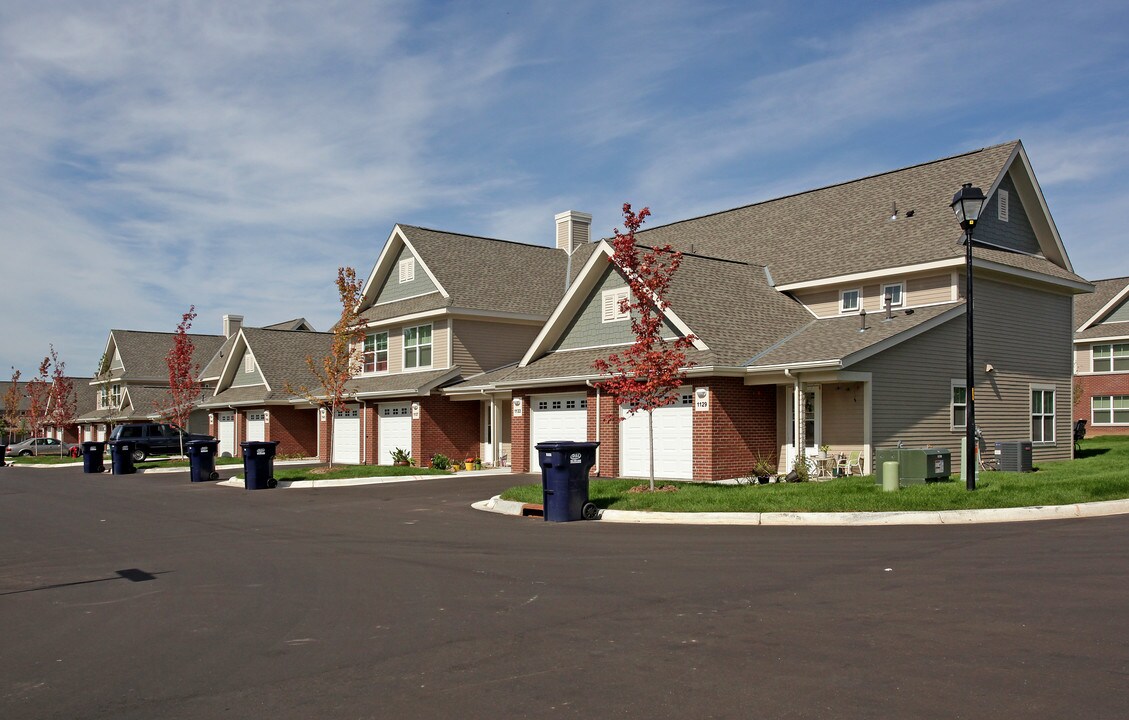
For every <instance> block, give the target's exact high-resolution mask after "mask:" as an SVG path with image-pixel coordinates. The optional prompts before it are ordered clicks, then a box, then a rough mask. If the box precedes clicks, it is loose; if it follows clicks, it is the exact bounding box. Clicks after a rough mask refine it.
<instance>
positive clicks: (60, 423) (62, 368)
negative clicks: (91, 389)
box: [47, 345, 77, 456]
mask: <svg viewBox="0 0 1129 720" xmlns="http://www.w3.org/2000/svg"><path fill="white" fill-rule="evenodd" d="M50 358H51V365H52V369H51V386H50V391H49V393H48V398H47V419H48V420H49V421H50V422H51V424H52V425H54V426H55V430H56V431H58V433H59V435H60V436H61V437H60V438H59V440H65V438H66V433H65V432H64V430H63V428H64V426H66V425H70V424H71V423H72V422H74V414H75V407H76V404H77V403H76V402H75V396H74V381H73V380H71V379H70V378H69V377H67V375H66V363H65V362H63V361H62V360H60V359H59V355H58V353H56V352H55V346H54V345H52V346H51V355H50ZM62 454H63V446H62V445H59V455H60V456H61V455H62Z"/></svg>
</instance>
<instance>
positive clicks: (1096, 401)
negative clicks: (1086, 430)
mask: <svg viewBox="0 0 1129 720" xmlns="http://www.w3.org/2000/svg"><path fill="white" fill-rule="evenodd" d="M1090 422H1091V423H1093V424H1094V425H1129V395H1095V396H1094V397H1092V398H1090Z"/></svg>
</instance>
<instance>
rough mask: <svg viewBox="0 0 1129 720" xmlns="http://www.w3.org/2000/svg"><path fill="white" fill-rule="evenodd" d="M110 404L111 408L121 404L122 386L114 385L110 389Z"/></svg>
mask: <svg viewBox="0 0 1129 720" xmlns="http://www.w3.org/2000/svg"><path fill="white" fill-rule="evenodd" d="M110 403H111V404H112V407H115V408H116V407H118V406H119V405H121V404H122V386H121V385H114V386H113V387H112V388H110Z"/></svg>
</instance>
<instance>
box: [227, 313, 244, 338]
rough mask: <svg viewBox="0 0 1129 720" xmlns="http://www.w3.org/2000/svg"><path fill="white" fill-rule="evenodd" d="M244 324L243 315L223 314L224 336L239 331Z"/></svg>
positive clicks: (229, 335)
mask: <svg viewBox="0 0 1129 720" xmlns="http://www.w3.org/2000/svg"><path fill="white" fill-rule="evenodd" d="M242 326H243V316H242V315H224V316H223V336H224V337H225V338H229V337H231V336H232V335H234V334H235V333H237V332H239V328H240V327H242Z"/></svg>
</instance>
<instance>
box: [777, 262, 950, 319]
mask: <svg viewBox="0 0 1129 720" xmlns="http://www.w3.org/2000/svg"><path fill="white" fill-rule="evenodd" d="M894 283H902V284H903V286H904V288H903V290H904V293H905V303H904V304H903V305H902V306H901V307H916V306H920V305H931V304H934V303H942V302H951V301H952V274H951V273H947V272H946V273H934V274H931V275H918V276H910V277H906V276H901V275H892V276H890V277H888V278H883V279H882V280H879V281H873V280H871V281H867V282H866V283H845V284H839V285H835V286H833V287H829V288H819V289H816V290H801V291H797V292H795V293H793V295H794V296H795V298H796V299H797V300H799V301H800V302H801V303H803V304H804V306H805V307H807V309H808V310H810V311H812V312H813V313H815V315H816V316H818V317H835V316H837V315H839V293H840V292H841V291H843V290H862V298H863V300H862V306H863V307H864V308H865V309H866V312H867V313H875V312H881V311H882V310H883V309H885V304H884V303H885V297H884V294H883V293H882V288H883V286H885V285H892V284H894ZM895 309H900V308H895Z"/></svg>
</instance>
